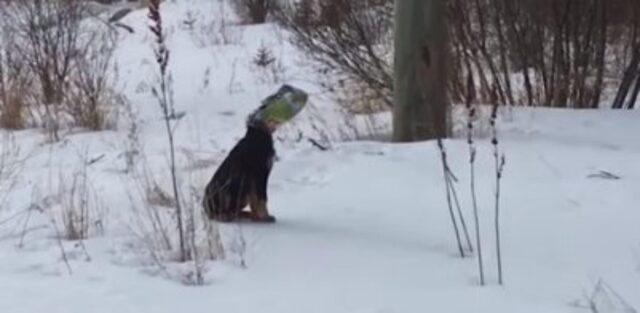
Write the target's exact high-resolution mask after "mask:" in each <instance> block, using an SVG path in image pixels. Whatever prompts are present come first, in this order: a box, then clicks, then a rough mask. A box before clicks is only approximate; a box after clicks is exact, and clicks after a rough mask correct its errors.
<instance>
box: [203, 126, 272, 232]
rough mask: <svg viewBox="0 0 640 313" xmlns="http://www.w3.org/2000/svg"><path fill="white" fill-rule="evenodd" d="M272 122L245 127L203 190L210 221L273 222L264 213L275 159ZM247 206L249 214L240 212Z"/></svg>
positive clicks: (204, 203) (266, 212)
mask: <svg viewBox="0 0 640 313" xmlns="http://www.w3.org/2000/svg"><path fill="white" fill-rule="evenodd" d="M276 127H277V124H276V123H272V122H262V121H258V122H253V123H248V124H247V132H246V134H245V135H244V137H243V138H242V139H241V140H240V141H239V142H238V143H237V144H236V145H235V146H234V147H233V149H232V150H231V152H229V155H227V157H226V159H225V160H224V161H223V162H222V164H221V165H220V167H219V168H218V170H217V171H216V172H215V174H214V175H213V178H211V181H210V182H209V184H207V187H206V189H205V193H204V199H203V203H202V204H203V206H204V209H205V212H206V214H207V216H208V217H209V218H210V219H214V220H217V221H219V222H232V221H235V220H238V219H247V218H248V219H250V220H252V221H259V222H268V223H273V222H275V218H274V217H273V216H271V215H269V211H268V210H267V183H268V180H269V174H270V173H271V168H272V165H273V159H274V157H275V149H274V146H273V138H272V133H273V132H274V131H275V129H276ZM247 205H249V207H250V211H249V212H247V211H243V209H244V208H245V207H246V206H247Z"/></svg>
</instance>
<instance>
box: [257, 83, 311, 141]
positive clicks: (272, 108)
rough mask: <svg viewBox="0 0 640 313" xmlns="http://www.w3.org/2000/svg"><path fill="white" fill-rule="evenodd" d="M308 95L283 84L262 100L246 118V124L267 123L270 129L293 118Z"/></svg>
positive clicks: (304, 103) (305, 102)
mask: <svg viewBox="0 0 640 313" xmlns="http://www.w3.org/2000/svg"><path fill="white" fill-rule="evenodd" d="M308 98H309V96H308V95H307V93H306V92H304V91H303V90H301V89H299V88H296V87H293V86H291V85H286V84H285V85H283V86H282V87H280V89H278V91H277V92H276V93H274V94H272V95H270V96H268V97H267V98H265V99H264V100H262V105H261V106H260V107H259V108H258V109H256V110H255V111H254V112H253V113H251V114H250V115H249V117H248V118H247V125H249V126H255V125H259V124H262V125H267V126H269V128H272V130H275V128H277V127H278V126H280V125H282V124H284V123H286V122H288V121H290V120H291V119H293V118H294V117H295V116H296V115H297V114H298V113H300V111H302V109H303V108H304V107H305V105H306V104H307V100H308Z"/></svg>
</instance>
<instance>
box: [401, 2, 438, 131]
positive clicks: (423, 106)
mask: <svg viewBox="0 0 640 313" xmlns="http://www.w3.org/2000/svg"><path fill="white" fill-rule="evenodd" d="M395 25H396V26H395V27H396V28H395V39H394V46H395V47H394V48H395V55H394V91H393V96H394V102H395V103H394V110H393V141H395V142H412V141H421V140H429V139H434V138H442V137H446V136H447V135H448V133H449V131H448V124H449V123H447V120H448V107H449V100H448V98H447V92H446V86H447V69H448V58H447V55H448V43H447V40H448V32H447V28H446V26H447V25H446V5H445V0H396V1H395Z"/></svg>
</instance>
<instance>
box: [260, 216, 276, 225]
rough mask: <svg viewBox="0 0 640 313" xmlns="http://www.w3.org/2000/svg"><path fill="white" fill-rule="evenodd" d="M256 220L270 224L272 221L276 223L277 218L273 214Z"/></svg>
mask: <svg viewBox="0 0 640 313" xmlns="http://www.w3.org/2000/svg"><path fill="white" fill-rule="evenodd" d="M255 221H256V222H258V223H267V224H270V223H275V222H276V218H275V217H273V215H267V216H265V217H260V218H256V219H255Z"/></svg>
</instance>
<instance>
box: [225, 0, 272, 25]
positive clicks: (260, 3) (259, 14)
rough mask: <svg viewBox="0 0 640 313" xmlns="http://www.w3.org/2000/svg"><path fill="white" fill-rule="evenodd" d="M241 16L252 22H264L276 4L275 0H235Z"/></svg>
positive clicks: (237, 10)
mask: <svg viewBox="0 0 640 313" xmlns="http://www.w3.org/2000/svg"><path fill="white" fill-rule="evenodd" d="M232 4H233V5H234V6H235V8H236V12H238V13H239V14H240V17H242V18H244V19H245V20H246V21H248V22H250V23H252V24H262V23H264V22H266V21H267V16H268V15H269V12H270V11H271V9H272V8H273V6H274V4H275V0H233V1H232Z"/></svg>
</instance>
